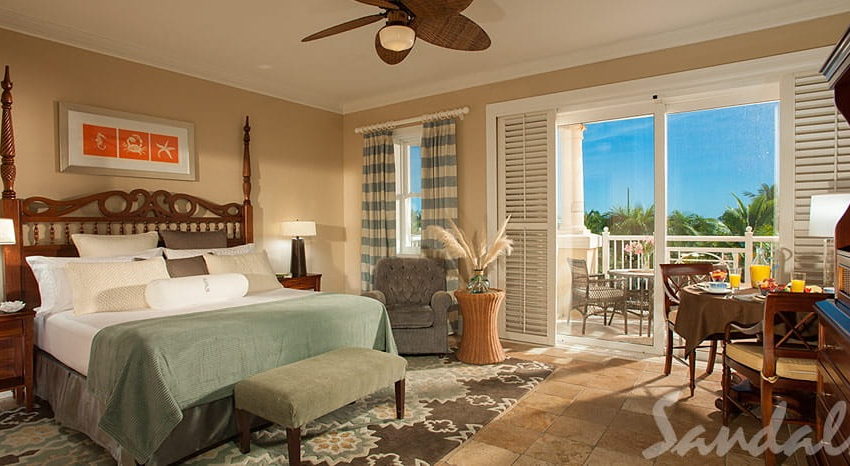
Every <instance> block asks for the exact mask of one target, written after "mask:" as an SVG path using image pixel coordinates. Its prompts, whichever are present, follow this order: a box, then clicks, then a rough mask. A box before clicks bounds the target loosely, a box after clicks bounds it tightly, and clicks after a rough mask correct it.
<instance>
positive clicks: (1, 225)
mask: <svg viewBox="0 0 850 466" xmlns="http://www.w3.org/2000/svg"><path fill="white" fill-rule="evenodd" d="M10 244H15V221H14V220H12V219H11V218H0V245H2V246H7V245H10Z"/></svg>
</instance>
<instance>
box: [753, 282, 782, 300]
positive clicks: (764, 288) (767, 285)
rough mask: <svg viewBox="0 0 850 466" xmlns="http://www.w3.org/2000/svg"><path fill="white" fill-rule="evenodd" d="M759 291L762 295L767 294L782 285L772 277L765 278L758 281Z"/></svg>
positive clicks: (780, 287)
mask: <svg viewBox="0 0 850 466" xmlns="http://www.w3.org/2000/svg"><path fill="white" fill-rule="evenodd" d="M758 288H759V292H760V293H761V295H762V296H767V295H768V294H769V293H773V292H774V291H776V290H780V289H782V288H783V287H782V286H780V285H779V284H778V283H776V280H774V279H773V278H765V279H764V280H762V281H760V282H759V283H758Z"/></svg>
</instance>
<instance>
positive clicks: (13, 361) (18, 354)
mask: <svg viewBox="0 0 850 466" xmlns="http://www.w3.org/2000/svg"><path fill="white" fill-rule="evenodd" d="M33 317H35V312H33V311H30V310H24V311H19V312H14V313H11V314H6V313H2V312H0V392H2V391H6V390H14V392H15V399H16V400H18V403H21V404H26V407H27V409H29V410H31V409H32V403H33V398H35V393H33V387H34V383H33V380H34V374H33V331H32V326H33V322H32V321H33Z"/></svg>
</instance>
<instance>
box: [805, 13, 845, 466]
mask: <svg viewBox="0 0 850 466" xmlns="http://www.w3.org/2000/svg"><path fill="white" fill-rule="evenodd" d="M821 73H823V75H824V76H826V78H827V79H828V80H829V85H830V87H831V88H832V89H833V90H834V91H835V106H836V107H837V108H838V110H839V111H840V112H841V114H842V115H844V117H845V118H846V119H848V120H850V28H848V29H847V32H845V33H844V37H843V38H842V39H841V41H840V42H839V43H838V45H837V46H836V47H835V49H834V50H833V51H832V54H831V55H830V56H829V58H828V59H827V61H826V63H825V64H824V65H823V68H822V69H821ZM835 249H836V251H835V252H836V259H837V260H836V275H835V276H836V283H835V298H836V299H834V300H828V301H822V302H820V303H818V304H817V307H818V319H819V320H818V322H819V324H818V325H819V340H818V389H817V391H818V392H817V406H816V414H817V439H818V441H819V442H824V443H825V442H827V441H828V442H829V443H830V444H832V445H841V444H842V443H843V442H844V441H845V440H847V439H850V416H848V413H847V412H845V413H844V419H843V420H842V422H841V423H838V425H837V426H835V427H836V430H837V431H836V432H835V433H834V435H833V436H832V438H831V439H829V438H824V432H825V431H826V430H827V429H828V426H826V425H825V420H826V419H827V415H828V414H829V411H830V409H832V407H833V406H835V405H836V404H837V403H839V402H843V403H848V402H850V209H848V210H847V211H846V212H845V213H844V215H843V216H842V217H841V219H840V220H839V221H838V224H837V225H836V226H835ZM811 460H813V462H814V463H815V464H828V465H839V464H840V465H850V452H847V451H844V452H841V453H840V454H838V455H834V456H830V455H827V454H826V453H825V452H824V451H823V450H821V451H819V452H818V454H817V455H816V456H815V457H813V458H811Z"/></svg>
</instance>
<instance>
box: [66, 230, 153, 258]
mask: <svg viewBox="0 0 850 466" xmlns="http://www.w3.org/2000/svg"><path fill="white" fill-rule="evenodd" d="M71 240H72V241H73V242H74V245H75V246H77V252H79V253H80V257H114V256H128V255H131V254H136V253H139V252H142V251H145V250H148V249H151V248H155V247H156V244H157V243H158V242H159V233H157V232H155V231H149V232H147V233H140V234H138V235H88V234H83V233H78V234H74V235H71Z"/></svg>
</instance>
